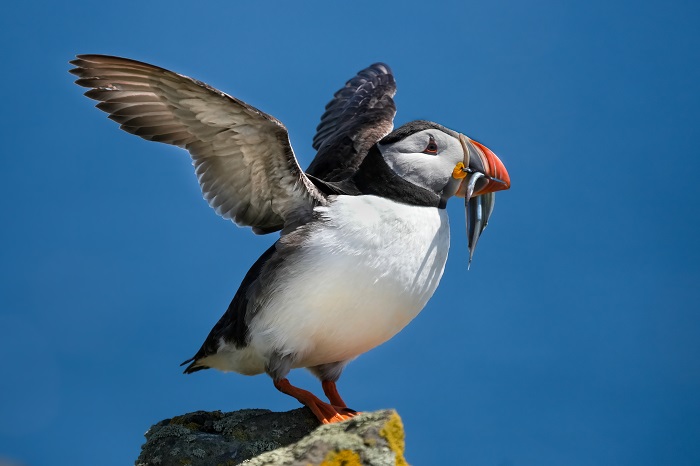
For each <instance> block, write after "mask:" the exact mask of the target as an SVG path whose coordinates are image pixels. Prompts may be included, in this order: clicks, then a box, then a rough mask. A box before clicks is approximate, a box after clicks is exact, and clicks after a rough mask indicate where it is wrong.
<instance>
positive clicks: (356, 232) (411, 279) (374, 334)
mask: <svg viewBox="0 0 700 466" xmlns="http://www.w3.org/2000/svg"><path fill="white" fill-rule="evenodd" d="M316 210H317V211H318V212H319V213H321V215H322V216H323V218H324V220H325V222H324V225H323V228H318V229H314V230H313V231H312V232H311V233H310V235H309V236H308V238H307V239H306V241H305V242H304V243H303V244H302V246H301V251H302V252H301V253H300V254H299V255H297V256H295V260H294V265H293V266H292V267H291V268H290V269H289V270H288V273H287V274H286V276H285V277H283V278H282V279H280V280H279V283H278V285H277V286H276V287H275V291H274V292H273V293H271V294H270V299H269V301H267V302H266V304H265V306H264V308H263V309H261V310H260V311H259V313H258V314H257V315H256V317H255V318H254V319H253V321H252V322H251V325H250V336H251V340H250V346H251V348H250V349H251V350H252V351H255V352H256V353H257V354H259V355H262V356H263V357H264V356H265V355H269V354H270V351H275V352H277V353H279V354H282V355H294V356H295V361H296V363H295V367H309V366H314V365H318V364H324V363H331V362H337V361H344V360H348V359H352V358H354V357H356V356H358V355H360V354H362V353H364V352H366V351H368V350H370V349H372V348H374V347H375V346H377V345H380V344H381V343H383V342H385V341H387V340H388V339H390V338H391V337H392V336H394V335H395V334H396V333H397V332H399V331H400V330H401V329H402V328H403V327H404V326H406V324H408V323H409V322H410V321H411V320H412V319H413V318H414V317H415V316H416V315H418V313H419V312H420V311H421V310H422V309H423V307H424V306H425V304H426V303H427V302H428V300H429V299H430V297H431V296H432V295H433V292H434V291H435V289H436V288H437V286H438V283H439V281H440V278H441V277H442V272H443V270H444V266H445V261H446V260H447V252H448V249H449V241H450V238H449V225H448V220H447V213H446V212H445V210H444V209H437V208H430V207H415V206H407V205H404V204H398V203H395V202H393V201H390V200H387V199H383V198H379V197H375V196H339V197H338V198H337V199H336V200H335V202H333V203H332V204H331V205H330V206H328V207H318V208H317V209H316Z"/></svg>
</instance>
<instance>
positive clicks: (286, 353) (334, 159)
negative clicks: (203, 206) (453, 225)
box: [70, 55, 510, 424]
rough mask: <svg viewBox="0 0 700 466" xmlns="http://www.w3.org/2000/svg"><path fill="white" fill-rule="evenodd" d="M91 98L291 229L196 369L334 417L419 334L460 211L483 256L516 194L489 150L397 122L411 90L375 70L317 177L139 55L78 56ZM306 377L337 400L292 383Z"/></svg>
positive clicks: (355, 94)
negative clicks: (342, 380) (505, 203)
mask: <svg viewBox="0 0 700 466" xmlns="http://www.w3.org/2000/svg"><path fill="white" fill-rule="evenodd" d="M70 63H71V64H72V65H73V66H74V68H72V69H71V70H70V73H72V74H74V75H76V76H77V77H78V79H77V80H76V81H75V82H76V84H78V85H79V86H83V87H86V88H89V89H88V90H87V92H85V95H86V96H87V97H89V98H91V99H94V100H97V101H98V103H97V105H96V106H97V108H99V109H100V110H103V111H104V112H106V113H108V114H109V118H110V119H112V120H114V121H115V122H117V123H118V124H119V125H120V127H121V129H123V130H124V131H127V132H129V133H131V134H135V135H137V136H139V137H141V138H143V139H146V140H148V141H157V142H162V143H166V144H171V145H174V146H178V147H181V148H184V149H186V150H187V151H188V152H189V154H190V156H191V158H192V164H193V165H194V171H195V173H196V175H197V180H198V181H199V185H200V187H201V191H202V194H203V196H204V199H205V200H206V201H207V202H208V203H209V205H210V206H211V207H212V208H213V209H214V210H215V211H216V213H217V214H218V215H220V216H221V217H223V218H224V219H229V220H231V221H233V222H234V223H236V224H237V225H239V226H242V227H250V228H251V229H252V230H253V232H254V233H256V234H269V233H273V232H278V231H279V232H280V233H279V239H278V240H277V241H276V242H275V243H274V244H273V245H272V246H271V247H270V248H269V249H267V250H266V251H265V252H263V253H262V255H261V256H260V258H259V259H258V260H257V261H256V262H255V263H254V264H253V265H252V267H251V268H250V270H249V271H248V273H247V274H246V275H245V276H244V278H243V281H242V282H241V284H240V286H239V288H238V291H236V293H235V295H234V297H233V300H232V301H231V303H230V304H229V306H228V308H227V309H226V312H225V313H224V314H223V316H222V317H221V318H220V319H219V321H218V322H217V323H216V325H214V327H213V328H212V330H211V332H210V333H209V335H208V336H207V338H206V339H205V341H204V343H203V344H202V346H201V348H200V349H199V351H197V353H196V354H195V355H194V356H193V357H192V358H190V359H188V360H187V361H185V362H184V363H183V364H182V365H187V367H186V368H185V370H184V372H185V373H186V374H190V373H193V372H197V371H199V370H203V369H210V368H213V369H218V370H221V371H225V372H229V371H230V372H237V373H240V374H244V375H257V374H263V373H266V374H268V375H269V376H270V377H271V378H272V381H273V383H274V386H275V387H276V388H277V389H278V390H279V391H280V392H282V393H285V394H287V395H290V396H292V397H294V398H296V399H297V400H298V401H299V402H300V403H302V404H303V405H305V406H307V407H308V408H309V409H310V410H311V411H312V412H313V414H314V415H315V416H316V418H318V420H319V422H320V423H323V424H326V423H333V422H339V421H344V420H347V419H349V418H352V417H353V416H355V415H356V414H357V411H355V410H353V409H351V408H349V407H348V405H347V404H346V403H345V401H344V400H343V398H342V397H341V396H340V394H339V392H338V389H337V387H336V382H337V381H338V379H339V377H340V375H341V373H342V372H343V369H344V368H345V366H346V365H347V364H348V363H349V362H350V361H352V360H353V359H355V358H356V357H358V356H359V355H361V354H363V353H365V352H367V351H369V350H371V349H373V348H375V347H377V346H379V345H381V344H382V343H384V342H386V341H387V340H389V339H390V338H392V337H393V336H394V335H396V334H397V333H398V332H399V331H401V329H403V328H404V327H405V326H406V325H407V324H408V323H409V322H410V321H411V320H412V319H413V318H414V317H416V315H418V313H419V312H420V311H421V310H422V309H423V308H424V307H425V305H426V303H427V302H428V300H429V299H430V298H431V296H432V295H433V293H434V292H435V289H436V288H437V286H438V283H439V282H440V278H441V277H442V274H443V270H444V267H445V262H446V260H447V254H448V250H449V245H450V229H449V222H448V216H447V212H446V209H445V206H446V204H447V201H448V200H449V199H450V198H451V197H453V196H457V197H462V198H464V199H465V211H466V212H465V213H466V223H467V236H468V248H469V262H470V263H471V259H472V256H473V253H474V248H475V247H476V244H477V241H478V240H479V237H480V235H481V233H482V232H483V229H484V228H485V227H486V225H487V223H488V220H489V217H490V216H491V214H492V212H493V207H494V201H495V192H497V191H501V190H505V189H508V188H509V187H510V177H509V175H508V172H507V171H506V168H505V166H504V165H503V163H502V162H501V160H500V159H499V158H498V157H497V156H496V155H495V154H494V153H493V152H492V151H491V150H490V149H488V148H487V147H486V146H485V145H483V144H481V143H479V142H477V141H476V140H474V139H471V138H469V137H467V136H465V135H464V134H462V133H459V132H456V131H454V130H451V129H448V128H446V127H444V126H442V125H440V124H437V123H434V122H431V121H425V120H418V121H412V122H409V123H406V124H404V125H402V126H400V127H399V128H397V129H394V116H395V114H396V105H395V103H394V100H393V97H394V95H395V93H396V82H395V79H394V76H393V74H392V71H391V69H390V68H389V66H387V65H386V64H383V63H375V64H373V65H371V66H369V67H367V68H365V69H363V70H362V71H360V72H359V73H357V74H356V75H355V76H354V77H353V78H352V79H350V80H349V81H347V83H346V84H345V86H344V87H342V88H341V89H340V90H338V91H337V92H336V93H335V94H334V96H333V98H332V99H331V101H330V102H329V103H328V104H327V105H326V108H325V112H324V113H323V115H322V116H321V120H320V123H319V125H318V127H317V130H316V134H315V136H314V138H313V143H312V147H313V148H314V149H315V150H316V155H315V157H314V159H313V161H312V162H311V164H310V165H309V167H308V168H307V170H305V171H304V170H302V169H301V167H300V165H299V162H298V161H297V159H296V157H295V154H294V151H293V150H292V147H291V144H290V140H289V135H288V133H287V129H286V128H285V126H284V125H283V124H282V123H281V122H280V121H278V120H277V119H276V118H274V117H273V116H271V115H268V114H266V113H264V112H262V111H260V110H258V109H257V108H255V107H253V106H251V105H249V104H247V103H245V102H243V101H241V100H239V99H236V98H235V97H232V96H230V95H228V94H225V93H223V92H221V91H219V90H217V89H215V88H213V87H211V86H209V85H207V84H205V83H203V82H201V81H197V80H195V79H192V78H189V77H187V76H183V75H180V74H177V73H174V72H172V71H169V70H167V69H164V68H160V67H157V66H154V65H150V64H147V63H143V62H139V61H136V60H131V59H126V58H120V57H115V56H107V55H77V56H76V59H74V60H72V61H71V62H70ZM295 368H306V369H308V370H309V371H311V373H313V374H314V375H315V376H316V377H318V379H320V381H321V387H322V389H323V392H324V394H325V397H326V398H327V401H324V400H322V399H320V398H319V397H317V396H316V395H314V394H313V393H311V392H310V391H307V390H304V389H302V388H299V387H295V386H293V385H292V384H291V383H290V382H289V380H288V379H287V375H288V373H289V372H290V371H291V370H292V369H295Z"/></svg>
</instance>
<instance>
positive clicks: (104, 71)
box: [70, 55, 325, 233]
mask: <svg viewBox="0 0 700 466" xmlns="http://www.w3.org/2000/svg"><path fill="white" fill-rule="evenodd" d="M71 63H72V64H73V65H75V66H76V68H74V69H72V70H70V72H71V73H73V74H74V75H77V76H78V77H79V79H78V80H77V81H76V83H77V84H78V85H80V86H83V87H89V88H92V89H90V90H89V91H87V92H86V93H85V95H86V96H88V97H90V98H91V99H95V100H98V101H100V103H98V104H97V108H99V109H100V110H103V111H105V112H107V113H108V114H109V118H110V119H112V120H114V121H116V122H117V123H119V124H120V125H121V128H122V129H123V130H124V131H127V132H129V133H132V134H135V135H137V136H140V137H142V138H143V139H146V140H149V141H157V142H163V143H166V144H172V145H175V146H179V147H182V148H185V149H187V150H188V151H189V153H190V155H191V156H192V161H193V164H194V166H195V172H196V174H197V178H198V180H199V184H200V187H201V189H202V193H203V195H204V198H205V199H206V200H207V202H208V203H209V205H210V206H211V207H212V208H213V209H214V210H215V211H216V213H217V214H219V215H221V216H222V217H224V218H226V219H231V220H233V221H234V222H236V223H237V224H238V225H244V226H251V227H253V231H254V232H256V233H269V232H271V231H276V230H279V229H281V228H283V227H284V226H285V225H289V224H290V223H293V222H296V221H299V220H300V219H301V218H302V217H304V216H305V215H310V213H311V209H312V208H313V206H314V205H315V204H317V203H321V204H322V203H324V202H325V200H324V198H323V195H322V194H321V193H320V192H319V191H318V190H317V189H316V188H315V187H314V185H313V183H312V182H311V181H310V180H309V179H308V178H307V177H306V175H305V174H304V172H303V171H302V170H301V168H300V167H299V164H298V162H297V160H296V158H295V156H294V152H293V151H292V147H291V145H290V142H289V135H288V134H287V129H286V128H285V127H284V125H283V124H282V123H280V122H279V121H278V120H277V119H275V118H274V117H272V116H270V115H267V114H266V113H263V112H261V111H260V110H258V109H256V108H254V107H252V106H250V105H248V104H246V103H245V102H242V101H240V100H238V99H236V98H234V97H231V96H229V95H227V94H224V93H223V92H221V91H219V90H217V89H214V88H213V87H211V86H208V85H207V84H204V83H202V82H200V81H196V80H194V79H191V78H188V77H187V76H182V75H180V74H177V73H173V72H172V71H168V70H166V69H163V68H159V67H157V66H153V65H149V64H147V63H142V62H138V61H135V60H129V59H126V58H119V57H111V56H105V55H79V56H78V57H77V59H76V60H73V61H72V62H71Z"/></svg>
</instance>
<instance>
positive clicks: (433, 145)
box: [423, 136, 438, 155]
mask: <svg viewBox="0 0 700 466" xmlns="http://www.w3.org/2000/svg"><path fill="white" fill-rule="evenodd" d="M423 153H424V154H430V155H437V153H438V145H437V142H435V139H433V137H432V136H430V139H429V140H428V145H427V146H425V149H424V150H423Z"/></svg>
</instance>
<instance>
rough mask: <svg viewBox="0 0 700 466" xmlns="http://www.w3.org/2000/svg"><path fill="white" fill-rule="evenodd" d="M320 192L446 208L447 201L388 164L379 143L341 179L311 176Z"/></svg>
mask: <svg viewBox="0 0 700 466" xmlns="http://www.w3.org/2000/svg"><path fill="white" fill-rule="evenodd" d="M309 178H310V179H311V181H313V183H314V184H315V185H316V187H317V188H318V189H319V190H321V192H323V193H325V194H327V195H332V194H344V195H347V196H361V195H373V196H378V197H383V198H385V199H391V200H392V201H396V202H400V203H402V204H408V205H415V206H423V207H438V208H440V209H444V208H445V201H444V200H442V199H441V198H440V196H439V195H437V194H435V193H434V192H432V191H430V190H427V189H425V188H422V187H420V186H418V185H415V184H413V183H411V182H410V181H406V180H405V179H403V178H401V177H400V176H399V175H397V174H396V172H394V170H392V169H391V168H390V167H389V165H387V163H386V161H385V160H384V157H382V154H381V152H379V149H378V148H377V146H376V145H374V146H372V147H371V148H370V150H369V152H368V153H367V156H366V157H365V159H364V160H363V161H362V164H361V165H360V167H359V168H358V170H357V171H356V172H355V173H354V174H353V176H352V177H350V178H348V179H346V180H343V181H338V182H330V181H322V180H319V179H318V178H315V177H312V176H309Z"/></svg>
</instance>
